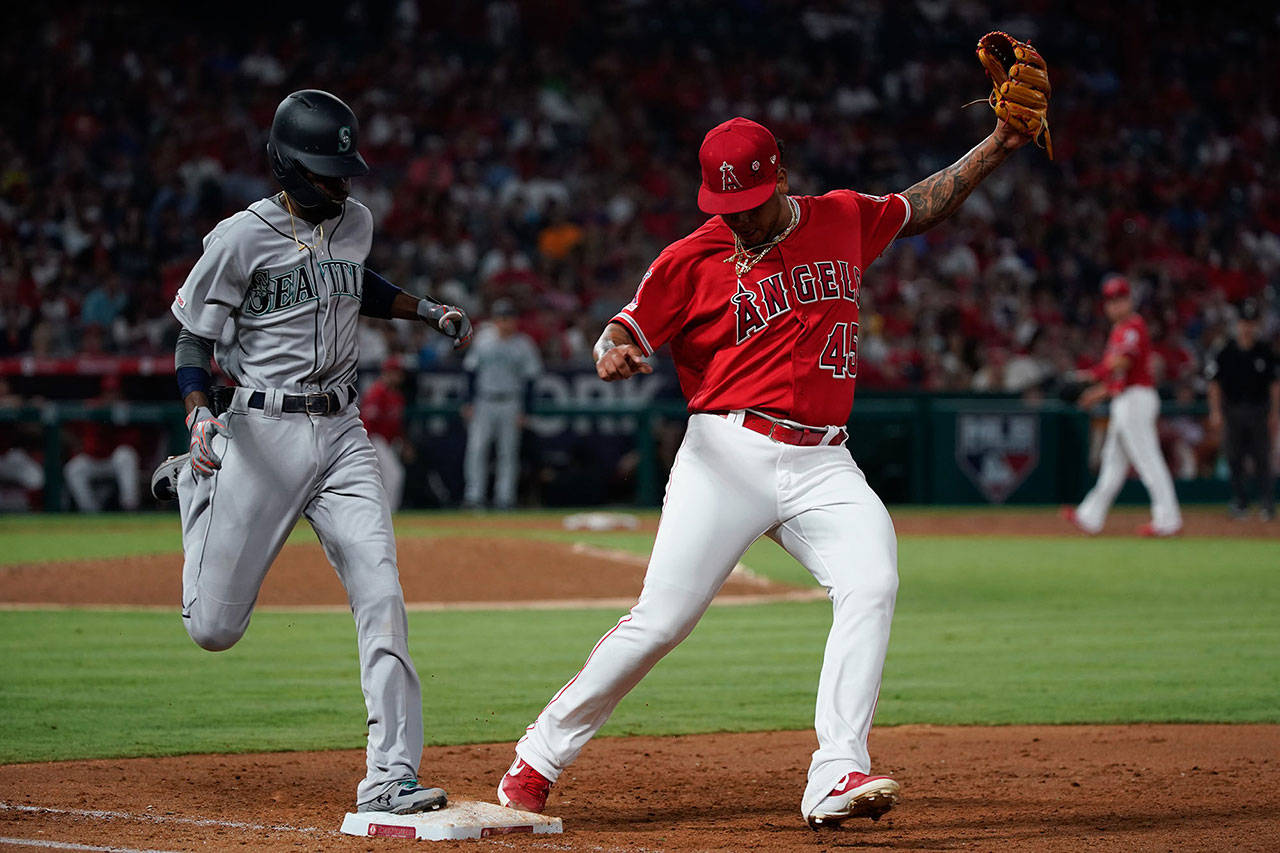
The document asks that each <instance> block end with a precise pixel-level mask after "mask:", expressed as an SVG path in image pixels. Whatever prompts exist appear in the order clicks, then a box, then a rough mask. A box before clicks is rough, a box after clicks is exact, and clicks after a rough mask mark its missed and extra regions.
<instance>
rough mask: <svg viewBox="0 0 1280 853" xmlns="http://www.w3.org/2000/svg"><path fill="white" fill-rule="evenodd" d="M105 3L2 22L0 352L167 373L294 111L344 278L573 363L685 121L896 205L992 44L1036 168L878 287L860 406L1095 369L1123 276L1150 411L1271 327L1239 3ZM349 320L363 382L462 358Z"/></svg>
mask: <svg viewBox="0 0 1280 853" xmlns="http://www.w3.org/2000/svg"><path fill="white" fill-rule="evenodd" d="M116 5H117V4H109V5H103V6H97V5H93V4H86V5H85V6H83V7H82V8H80V9H79V10H66V9H64V7H62V6H60V5H58V6H54V7H51V8H52V9H54V10H56V11H52V12H43V13H39V14H40V15H41V16H42V17H41V16H38V17H30V16H31V15H32V14H33V13H31V12H27V13H24V14H26V15H28V16H29V17H28V20H30V22H31V26H30V27H27V28H24V27H22V26H17V27H11V28H9V29H7V31H6V32H5V33H4V34H3V35H0V44H3V50H2V51H0V69H3V75H4V79H5V80H6V81H7V83H8V86H7V89H8V94H7V95H6V98H5V99H4V104H3V105H2V106H0V111H2V112H3V115H4V120H3V122H0V247H2V248H0V357H3V356H10V355H35V356H51V357H52V356H59V355H67V354H72V353H80V354H95V353H108V354H109V353H123V354H130V355H140V354H151V355H157V356H165V355H168V354H170V353H171V352H172V342H173V339H174V336H175V334H176V324H175V322H174V320H173V319H172V317H171V316H170V314H169V311H168V308H169V304H170V301H171V299H172V297H173V294H174V292H175V290H176V289H177V287H178V285H179V284H180V283H181V281H182V280H183V277H184V276H185V274H186V272H187V270H188V269H189V268H190V267H191V265H192V263H193V262H194V260H195V258H196V257H197V256H198V254H199V252H200V250H201V246H200V240H201V237H202V236H203V235H204V234H205V233H206V232H208V230H209V229H210V228H211V227H212V226H213V225H214V224H215V223H216V222H217V221H218V220H219V219H221V218H223V217H225V216H227V215H229V214H230V213H231V212H233V211H235V210H236V209H239V208H241V207H243V206H244V205H245V204H246V203H248V202H250V201H252V200H254V199H256V198H259V197H261V196H263V195H265V194H268V193H270V192H272V191H273V189H274V187H273V185H272V183H271V182H270V176H269V172H268V169H267V165H266V159H265V155H264V151H263V146H264V142H265V133H266V128H267V127H268V125H269V123H270V120H271V116H272V113H273V110H274V108H275V106H276V104H277V103H278V102H279V101H280V99H281V98H282V96H283V95H284V94H286V93H288V92H289V91H292V90H294V89H298V88H304V87H318V88H324V89H328V90H331V91H333V92H335V93H337V94H339V95H340V96H341V97H343V98H345V99H346V100H347V101H348V102H349V103H350V104H351V106H352V107H353V108H354V109H355V111H356V113H357V114H358V115H359V116H360V118H361V137H360V149H361V151H362V152H363V153H364V155H365V157H366V159H367V160H368V161H369V162H370V164H372V167H373V172H372V174H371V175H370V176H369V177H368V178H367V179H363V180H361V181H359V182H358V183H357V188H356V195H357V197H359V198H361V199H362V200H364V201H365V202H366V203H367V204H368V205H369V206H370V207H371V208H372V209H373V211H374V213H375V217H376V223H377V224H376V231H375V243H374V251H373V254H372V256H371V257H370V259H369V266H370V267H372V268H374V269H377V270H379V271H381V272H382V273H383V274H385V275H386V276H388V277H389V278H390V279H392V280H393V281H395V282H397V283H399V284H401V285H402V286H404V287H405V288H407V289H409V290H411V291H414V292H418V293H423V292H430V293H432V294H433V295H435V296H437V297H440V298H442V299H445V300H449V301H454V302H457V303H460V304H462V305H463V306H465V307H466V308H467V309H468V310H470V311H471V312H473V313H474V314H476V315H477V316H479V317H483V316H484V315H485V313H486V311H487V309H488V306H489V305H490V304H491V303H492V301H493V300H495V299H497V298H499V297H507V298H510V299H513V300H514V301H515V302H516V303H517V305H518V306H519V308H520V311H521V327H522V329H523V330H524V331H525V332H527V333H528V334H529V335H530V336H532V337H533V338H534V340H535V341H536V342H537V343H538V344H539V346H540V347H541V348H542V350H543V352H544V355H545V358H546V360H547V361H548V362H549V363H551V364H555V363H564V362H572V361H576V362H579V363H585V360H586V359H588V358H589V349H590V342H591V341H592V340H593V339H594V337H595V335H596V334H597V333H598V330H599V329H600V327H601V326H602V324H603V323H604V322H605V321H607V319H608V318H609V316H610V315H611V314H612V313H613V312H614V311H615V310H616V309H617V308H618V307H620V306H621V305H623V304H625V303H626V302H627V301H628V300H629V299H630V297H631V295H632V293H633V291H634V288H635V286H636V283H637V282H638V281H639V278H640V276H641V274H642V273H643V272H644V269H645V266H646V264H647V263H648V261H649V260H650V259H651V258H652V257H654V255H655V254H656V253H657V251H658V250H660V249H661V247H662V246H664V245H665V244H666V243H668V242H669V241H671V240H673V239H675V238H678V237H680V236H682V235H683V234H684V233H687V231H689V230H691V229H692V228H693V227H695V226H696V225H697V224H698V223H699V222H700V221H701V220H702V218H703V217H702V215H701V214H700V213H699V212H698V211H697V208H696V205H695V191H696V185H697V180H698V171H697V160H696V152H697V148H698V145H699V142H700V141H701V137H702V134H703V133H704V132H705V131H706V129H707V128H709V127H711V126H712V125H714V124H716V123H718V122H719V121H721V120H723V119H724V118H726V117H729V116H732V115H735V114H742V115H747V116H751V117H754V118H757V119H759V120H761V121H763V122H765V123H766V124H767V125H768V126H769V127H770V128H771V129H773V130H774V132H775V133H777V134H778V135H779V136H780V137H781V138H782V139H783V141H784V145H785V147H784V152H785V153H784V160H785V162H786V164H787V165H788V166H789V167H790V174H791V181H792V183H791V185H792V188H793V191H794V192H801V193H820V192H824V191H826V190H829V189H834V188H838V187H853V188H856V189H860V190H864V191H868V192H873V193H884V192H888V191H898V190H903V189H905V188H907V187H908V186H910V185H911V184H912V183H914V182H915V181H916V180H919V179H920V178H923V177H925V176H927V175H929V174H931V173H932V172H934V171H935V170H937V169H939V168H941V167H942V166H944V165H946V164H948V163H950V162H951V161H952V160H954V159H955V158H956V157H957V156H959V155H960V154H961V153H963V151H964V149H965V148H967V147H968V146H969V145H972V144H974V143H976V142H977V141H978V140H979V139H980V138H981V136H982V135H984V134H985V133H986V132H987V131H988V130H989V129H990V127H991V125H992V123H993V118H992V115H991V112H990V110H989V109H988V108H987V107H986V106H985V105H983V104H981V103H980V104H978V105H976V106H971V107H969V108H968V109H963V108H962V106H963V105H964V104H965V103H966V102H968V101H971V100H973V99H975V98H981V97H983V95H984V90H985V89H986V88H987V84H986V81H985V77H984V76H983V73H982V71H981V69H980V68H979V66H978V64H977V62H976V60H975V58H974V56H973V50H972V44H973V42H975V41H976V38H977V36H978V35H980V34H981V33H983V32H985V31H986V30H988V29H991V28H993V27H1001V28H1004V29H1007V30H1009V31H1011V32H1013V33H1015V34H1017V35H1019V36H1021V37H1025V38H1030V40H1032V41H1033V42H1034V43H1035V44H1036V45H1037V46H1038V47H1039V48H1040V49H1041V51H1042V52H1043V53H1044V55H1045V56H1046V57H1048V60H1049V63H1050V66H1051V68H1052V78H1053V82H1054V85H1055V95H1054V100H1053V107H1052V109H1051V117H1052V121H1053V134H1054V140H1055V154H1056V157H1057V159H1056V160H1055V161H1053V162H1050V161H1049V160H1048V158H1047V157H1046V156H1045V154H1044V152H1043V151H1039V150H1035V149H1028V150H1024V151H1022V152H1020V153H1019V154H1018V155H1017V156H1016V157H1015V158H1014V159H1013V160H1012V161H1011V162H1010V163H1008V164H1006V165H1005V166H1004V167H1002V168H1001V169H1000V170H998V171H997V172H996V174H995V175H994V176H993V177H992V178H991V179H990V180H988V181H987V183H986V184H984V185H983V187H981V188H980V189H979V191H978V192H976V193H975V194H974V195H973V197H972V198H971V199H970V200H969V201H968V203H967V204H966V205H965V207H964V208H963V210H962V211H961V213H960V214H959V215H958V216H957V217H956V218H955V219H954V220H953V221H952V222H949V223H947V224H946V225H944V226H942V227H939V228H937V229H935V230H933V231H931V232H929V233H927V234H924V235H921V236H918V237H914V238H911V239H906V240H900V241H898V242H897V243H895V244H894V245H893V246H892V247H891V248H890V250H889V251H888V252H887V253H886V255H885V256H884V258H882V259H881V260H880V261H879V262H878V263H877V264H875V265H874V266H873V267H872V269H871V271H870V273H869V274H868V275H867V276H866V278H865V280H864V287H863V299H864V302H863V325H862V329H861V332H860V335H859V341H860V350H861V352H860V358H859V366H860V375H859V377H858V379H859V386H860V387H864V388H866V387H869V388H883V389H908V388H910V389H936V390H953V389H954V390H960V389H964V390H969V389H976V390H991V391H1005V392H1018V393H1023V392H1025V393H1030V394H1036V393H1050V394H1054V393H1057V392H1058V391H1059V390H1060V389H1059V387H1058V385H1057V384H1056V383H1057V382H1058V380H1057V377H1060V376H1062V375H1063V374H1064V373H1065V372H1066V371H1067V370H1068V369H1070V368H1073V367H1077V366H1082V365H1085V364H1089V363H1091V362H1092V361H1093V360H1095V359H1096V357H1097V356H1098V354H1099V353H1100V351H1101V349H1102V343H1103V338H1104V334H1105V320H1104V319H1103V317H1102V315H1101V312H1100V310H1099V305H1098V301H1097V296H1096V293H1097V288H1098V284H1099V282H1100V280H1101V278H1102V277H1103V276H1104V274H1106V273H1108V272H1111V271H1117V272H1122V273H1126V274H1128V275H1130V276H1131V277H1132V279H1133V281H1134V282H1135V286H1136V288H1137V290H1138V293H1139V297H1140V305H1141V310H1142V313H1143V314H1144V315H1145V316H1146V317H1147V319H1148V321H1149V322H1150V323H1151V325H1152V330H1153V337H1154V339H1155V340H1156V341H1157V349H1158V352H1159V355H1160V365H1159V368H1158V369H1159V375H1160V377H1161V380H1162V383H1164V385H1165V390H1166V393H1167V394H1174V393H1181V394H1183V395H1184V396H1185V395H1195V394H1196V393H1198V391H1199V385H1198V382H1199V379H1198V377H1199V375H1200V367H1201V364H1202V361H1203V358H1204V355H1205V353H1206V351H1207V350H1208V349H1209V348H1211V347H1212V346H1214V345H1215V344H1216V343H1217V342H1219V341H1221V340H1222V339H1223V338H1224V337H1225V335H1226V334H1227V333H1228V331H1229V324H1230V317H1231V311H1232V308H1231V306H1232V304H1233V303H1234V302H1235V301H1237V300H1239V299H1241V298H1243V297H1245V296H1255V297H1258V298H1260V299H1261V301H1262V303H1263V305H1264V306H1265V312H1266V313H1265V317H1264V330H1265V334H1267V335H1268V336H1273V335H1274V333H1275V331H1276V325H1277V314H1276V311H1277V287H1278V285H1280V162H1277V160H1278V156H1280V155H1278V153H1277V152H1280V144H1278V143H1280V139H1277V136H1280V103H1277V102H1276V101H1275V97H1274V94H1270V95H1268V93H1274V91H1275V89H1274V81H1275V80H1276V79H1277V78H1278V77H1280V73H1278V72H1280V39H1278V38H1277V20H1276V18H1275V17H1274V16H1272V17H1266V16H1265V10H1263V11H1259V12H1258V13H1256V14H1258V15H1259V16H1260V17H1258V19H1257V20H1250V19H1249V17H1248V16H1249V13H1246V12H1241V13H1240V15H1238V16H1237V20H1238V21H1239V23H1238V25H1236V27H1237V28H1235V29H1232V28H1230V27H1227V26H1226V25H1225V24H1223V26H1222V27H1219V28H1218V29H1217V30H1216V31H1215V34H1214V38H1213V39H1211V40H1206V39H1205V38H1204V29H1203V28H1204V26H1205V20H1204V14H1205V13H1204V12H1203V11H1199V12H1195V11H1194V10H1196V9H1197V7H1196V6H1194V5H1190V4H1185V5H1184V4H1163V3H1157V2H1155V0H1145V2H1136V3H1126V4H1079V3H1074V2H1049V1H1048V0H1046V2H1039V3H1033V4H1029V5H1030V7H1031V8H1033V9H1035V11H1036V13H1035V15H1034V16H1032V15H1024V14H1022V13H1020V12H1018V11H1017V10H1018V8H1019V7H1024V8H1025V7H1027V5H1028V4H1012V3H1003V4H993V8H992V9H990V10H985V11H984V8H983V6H982V4H976V3H965V2H949V0H919V2H914V3H896V2H873V3H860V4H846V3H835V2H829V3H823V2H797V1H795V0H793V2H776V3H774V2H766V0H736V2H724V3H714V4H697V3H678V4H671V3H658V2H643V0H635V2H616V3H594V2H589V0H577V1H576V2H574V0H565V2H559V3H527V4H526V3H517V2H512V0H491V2H487V3H483V4H478V3H477V4H432V3H426V2H417V3H415V2H411V0H405V2H393V3H386V4H372V5H373V7H375V11H373V12H370V11H368V10H369V8H370V5H369V4H359V3H351V4H349V5H344V6H341V7H338V8H340V9H341V10H342V15H340V16H339V17H338V19H337V20H336V21H334V22H332V24H331V25H330V26H328V27H325V26H324V25H321V24H317V23H313V22H311V21H310V20H309V21H308V22H306V23H303V22H299V23H296V24H293V25H292V26H288V27H283V28H280V30H279V35H278V36H276V37H274V38H270V39H268V38H266V37H264V36H261V35H253V36H250V35H249V33H250V32H251V31H250V30H237V29H231V28H230V27H231V26H232V25H231V24H229V23H227V24H223V25H222V26H221V27H218V26H213V27H212V28H211V29H210V30H208V31H207V32H202V33H200V34H197V33H195V32H193V31H192V30H191V29H190V27H189V26H187V25H184V24H182V23H181V22H180V20H179V19H177V18H174V19H172V20H169V21H166V20H164V19H160V18H156V17H154V16H153V15H151V14H150V13H146V12H143V11H136V12H133V13H130V12H120V11H118V10H117V11H109V9H114V8H116ZM1261 5H1263V6H1265V4H1261ZM125 8H127V5H126V7H125ZM1259 8H1261V7H1259ZM1186 10H1193V11H1191V12H1188V11H1186ZM316 17H317V18H318V17H319V16H316ZM184 27H185V29H184ZM1137 43H1141V44H1142V45H1144V47H1143V49H1142V50H1141V51H1138V50H1134V49H1133V48H1132V46H1133V45H1134V44H1137ZM363 327H364V329H363V332H362V334H363V335H364V338H363V340H362V350H363V358H364V360H365V361H366V362H367V363H368V366H369V367H370V368H376V367H377V366H378V364H379V363H380V362H381V361H382V360H383V358H384V357H385V356H386V355H388V354H392V353H404V354H416V355H419V356H420V357H421V358H422V359H423V360H425V361H426V362H428V363H430V362H432V361H434V360H436V359H452V358H454V356H453V355H452V354H451V353H449V352H447V350H446V349H445V348H443V347H442V346H441V344H442V340H441V339H440V338H439V337H432V336H430V335H427V334H426V333H425V331H424V330H423V327H422V326H421V325H417V326H414V325H410V324H406V325H404V326H394V327H391V326H386V325H382V324H376V323H366V324H363ZM1184 386H1185V387H1184Z"/></svg>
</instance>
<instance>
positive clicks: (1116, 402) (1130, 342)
mask: <svg viewBox="0 0 1280 853" xmlns="http://www.w3.org/2000/svg"><path fill="white" fill-rule="evenodd" d="M1102 298H1103V309H1104V310H1105V311H1106V313H1107V319H1108V320H1110V321H1111V324H1112V325H1111V334H1110V336H1109V337H1108V338H1107V349H1106V352H1104V353H1103V356H1102V361H1100V362H1098V364H1097V365H1095V366H1094V368H1093V369H1092V370H1086V371H1082V374H1081V377H1080V378H1085V379H1090V380H1093V382H1094V383H1095V384H1093V385H1091V386H1090V387H1089V388H1087V389H1085V392H1084V393H1083V394H1081V395H1080V406H1081V407H1082V408H1086V409H1088V408H1092V407H1093V406H1094V405H1096V404H1097V403H1100V402H1101V401H1102V400H1105V399H1107V398H1108V397H1109V398H1111V420H1110V422H1109V423H1108V424H1107V438H1106V443H1104V444H1103V446H1102V466H1101V469H1100V470H1099V471H1098V482H1097V483H1095V484H1094V486H1093V489H1091V490H1090V491H1089V494H1087V495H1085V497H1084V500H1083V501H1081V502H1080V505H1079V506H1078V507H1076V508H1075V509H1070V508H1068V509H1066V510H1064V513H1063V514H1064V515H1065V517H1066V519H1067V520H1068V521H1070V522H1071V523H1072V524H1074V525H1075V526H1076V527H1078V528H1079V529H1080V530H1082V531H1083V532H1085V533H1089V534H1094V533H1097V532H1099V531H1100V530H1102V525H1103V524H1104V523H1105V522H1106V520H1107V512H1108V511H1109V510H1110V509H1111V504H1112V503H1113V502H1114V501H1115V499H1116V495H1117V494H1118V493H1119V492H1120V487H1121V486H1123V485H1124V481H1125V478H1126V477H1127V476H1128V474H1129V465H1130V464H1132V465H1133V467H1134V468H1136V469H1137V471H1138V477H1139V478H1140V479H1141V480H1142V485H1144V486H1146V487H1147V493H1148V494H1149V495H1151V521H1150V522H1148V523H1147V524H1143V525H1142V526H1141V527H1139V528H1138V533H1139V534H1140V535H1142V536H1176V535H1177V534H1178V532H1179V531H1180V530H1182V513H1181V511H1180V510H1179V509H1178V495H1177V493H1176V492H1175V491H1174V489H1173V477H1171V476H1170V475H1169V466H1168V465H1167V464H1166V463H1165V461H1164V456H1163V454H1161V452H1160V439H1159V437H1158V436H1157V435H1156V418H1157V417H1159V415H1160V395H1159V394H1157V393H1156V389H1155V387H1154V386H1155V383H1154V382H1153V381H1152V378H1151V336H1150V335H1149V334H1148V333H1147V324H1146V323H1145V322H1143V319H1142V318H1141V317H1140V316H1138V314H1137V312H1135V311H1134V310H1133V294H1132V293H1131V291H1130V288H1129V281H1128V280H1127V279H1125V278H1124V277H1122V276H1118V275H1116V276H1111V277H1109V278H1108V279H1107V280H1106V281H1104V282H1103V284H1102Z"/></svg>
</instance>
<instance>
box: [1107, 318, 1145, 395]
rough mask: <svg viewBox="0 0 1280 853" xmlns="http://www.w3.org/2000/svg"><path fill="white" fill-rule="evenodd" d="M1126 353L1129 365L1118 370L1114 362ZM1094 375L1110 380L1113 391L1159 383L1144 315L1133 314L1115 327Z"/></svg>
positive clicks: (1109, 388)
mask: <svg viewBox="0 0 1280 853" xmlns="http://www.w3.org/2000/svg"><path fill="white" fill-rule="evenodd" d="M1122 356H1123V357H1125V358H1127V359H1129V366H1128V367H1126V368H1125V369H1124V371H1123V372H1121V373H1116V372H1115V371H1114V369H1113V368H1114V365H1115V363H1116V362H1117V361H1118V360H1119V359H1120V358H1121V357H1122ZM1093 375H1094V377H1095V378H1096V379H1097V380H1098V381H1099V382H1106V383H1107V390H1108V391H1110V392H1111V393H1112V394H1118V393H1119V392H1121V391H1123V390H1124V389H1126V388H1128V387H1130V386H1132V385H1146V386H1148V387H1150V386H1151V385H1154V384H1155V383H1154V382H1152V380H1151V337H1150V335H1149V334H1148V333H1147V324H1146V323H1145V322H1144V321H1143V319H1142V318H1141V317H1139V316H1138V315H1137V314H1130V315H1129V316H1128V317H1126V318H1125V319H1123V320H1121V321H1120V322H1119V323H1116V324H1115V325H1114V326H1112V327H1111V334H1110V336H1109V337H1108V338H1107V349H1106V351H1105V352H1104V353H1103V354H1102V361H1101V362H1100V363H1099V364H1098V365H1097V366H1096V367H1094V368H1093Z"/></svg>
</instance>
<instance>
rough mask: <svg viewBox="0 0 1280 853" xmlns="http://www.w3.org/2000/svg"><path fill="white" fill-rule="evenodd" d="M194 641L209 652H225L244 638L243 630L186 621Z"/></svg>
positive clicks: (191, 620)
mask: <svg viewBox="0 0 1280 853" xmlns="http://www.w3.org/2000/svg"><path fill="white" fill-rule="evenodd" d="M183 621H184V622H185V623H186V626H187V634H188V635H190V637H191V639H192V641H193V642H194V643H195V644H196V645H197V646H199V647H200V648H202V649H204V650H205V651H208V652H225V651H226V650H227V649H229V648H231V647H232V646H234V645H235V644H236V643H238V642H239V641H240V638H241V637H243V636H244V630H243V629H237V628H235V627H229V626H226V625H206V624H204V623H201V622H198V621H196V620H195V619H184V620H183Z"/></svg>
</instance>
